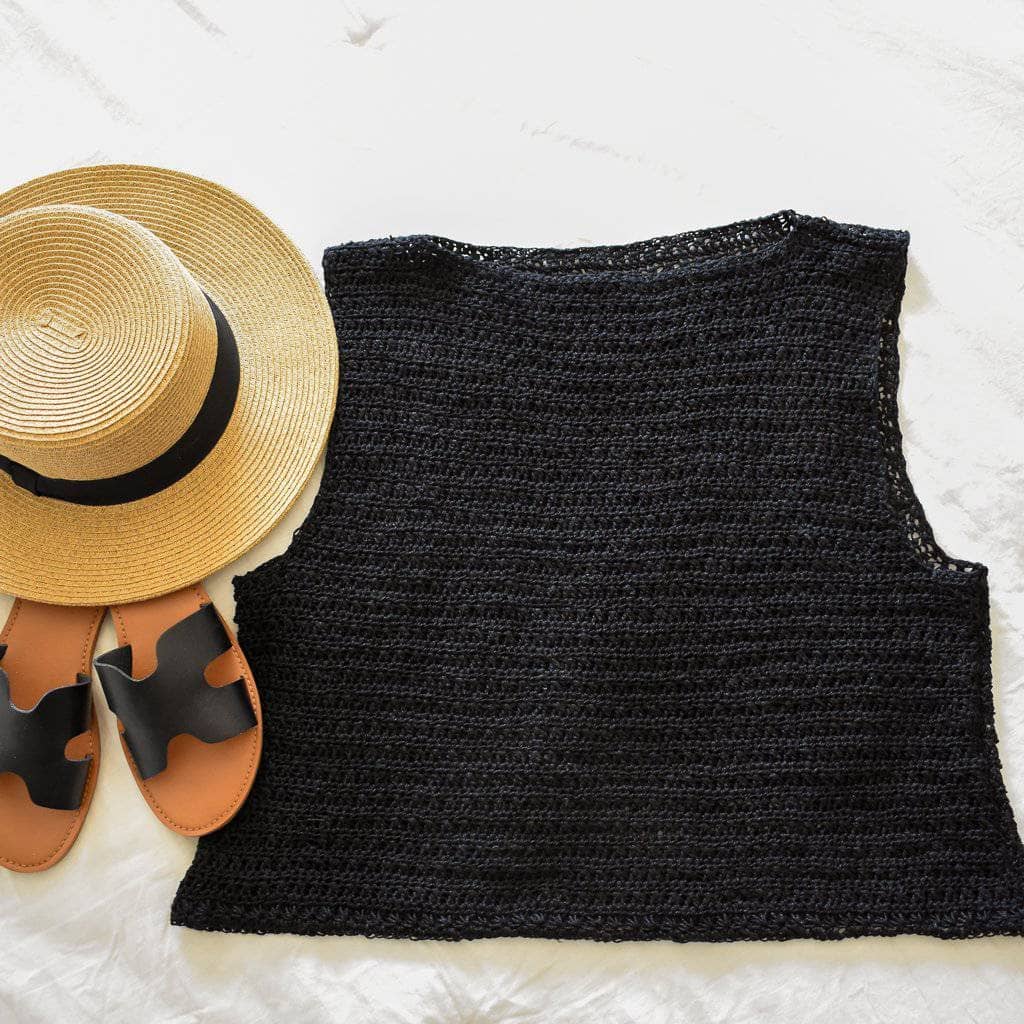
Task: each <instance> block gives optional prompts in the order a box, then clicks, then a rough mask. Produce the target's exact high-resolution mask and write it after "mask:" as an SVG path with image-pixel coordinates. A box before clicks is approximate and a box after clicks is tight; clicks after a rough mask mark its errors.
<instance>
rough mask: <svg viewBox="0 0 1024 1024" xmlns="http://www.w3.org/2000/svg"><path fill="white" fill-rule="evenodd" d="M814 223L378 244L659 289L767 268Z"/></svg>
mask: <svg viewBox="0 0 1024 1024" xmlns="http://www.w3.org/2000/svg"><path fill="white" fill-rule="evenodd" d="M811 219H812V218H810V217H808V216H806V215H803V214H798V213H796V212H795V211H793V210H791V209H783V210H777V211H775V212H774V213H769V214H765V215H763V216H760V217H753V218H748V219H745V220H738V221H734V222H732V223H729V224H719V225H714V226H711V227H703V228H696V229H690V230H686V231H681V232H677V233H674V234H668V235H659V236H656V237H653V238H646V239H642V240H637V241H632V242H624V243H619V244H613V245H587V246H577V247H570V248H558V247H554V246H551V247H548V246H508V245H474V244H471V243H468V242H461V241H457V240H455V239H452V238H447V237H445V236H443V235H432V234H419V235H405V236H401V237H392V238H388V239H385V240H382V241H381V244H382V245H385V246H387V247H389V248H402V249H406V250H407V252H408V254H409V256H410V257H411V258H413V259H424V260H425V259H429V258H440V259H447V260H451V261H454V262H456V263H459V264H462V265H464V266H465V267H466V268H467V269H469V270H473V271H478V272H481V273H485V274H489V275H496V276H500V277H505V278H507V277H516V278H522V279H525V280H529V281H534V282H538V283H543V282H547V283H550V284H556V283H558V282H568V281H571V282H573V283H575V284H580V283H585V282H587V281H594V282H612V281H630V282H634V283H639V282H644V281H649V282H652V283H654V282H664V281H667V280H679V279H686V278H707V277H709V276H712V277H713V276H717V275H718V274H720V273H724V272H730V271H734V270H738V269H741V268H745V267H748V266H749V267H764V266H765V265H766V264H769V263H771V262H774V261H776V260H778V259H779V258H781V257H782V256H784V255H785V254H786V253H787V252H788V251H789V249H790V247H791V246H792V245H793V244H795V242H796V240H797V238H798V237H799V236H800V234H801V233H802V231H803V229H804V228H805V227H806V225H807V224H808V223H809V221H810V220H811ZM350 244H353V243H350ZM355 244H358V243H355ZM338 248H339V249H345V248H347V246H339V247H338Z"/></svg>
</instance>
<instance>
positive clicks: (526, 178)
mask: <svg viewBox="0 0 1024 1024" xmlns="http://www.w3.org/2000/svg"><path fill="white" fill-rule="evenodd" d="M868 7H873V8H874V9H873V10H869V9H868ZM1022 54H1024V6H1022V5H1021V4H1020V3H1019V2H1018V0H974V2H972V3H970V4H962V3H957V4H952V3H950V4H946V3H942V2H937V0H917V2H913V3H900V2H893V0H888V2H886V3H880V2H879V3H875V4H871V5H864V4H861V3H857V2H855V0H827V2H823V0H779V2H773V3H756V4H755V3H749V4H740V3H701V4H692V5H688V4H685V3H680V2H675V3H661V4H659V3H653V2H636V0H634V2H632V3H618V4H610V3H597V2H583V0H576V2H551V0H547V2H535V0H517V2H515V3H502V4H497V3H480V2H471V0H459V2H449V3H434V2H425V0H379V2H378V0H360V4H359V6H358V7H357V6H356V5H355V4H345V3H339V2H337V0H322V2H314V0H286V2H275V3H265V4H264V3H258V2H251V0H250V2H244V0H147V2H144V3H138V2H136V3H127V2H121V3H119V2H117V0H0V152H2V155H3V159H2V163H0V188H7V187H10V186H13V185H15V184H17V183H19V182H21V181H23V180H25V179H28V178H30V177H33V176H35V175H37V174H42V173H45V172H48V171H51V170H55V169H57V168H61V167H65V166H68V165H72V164H88V163H98V162H107V161H135V162H143V163H153V164H159V165H164V166H168V167H178V168H181V169H184V170H188V171H192V172H194V173H196V174H200V175H204V176H206V177H210V178H213V179H216V180H218V181H221V182H223V183H225V184H227V185H229V186H230V187H232V188H234V189H236V190H237V191H240V192H241V193H243V194H244V195H246V196H247V197H249V198H250V199H251V200H253V201H254V202H255V203H256V204H257V205H258V206H260V207H262V208H263V209H264V210H266V212H267V213H268V214H269V215H270V216H271V217H272V218H274V219H275V220H276V221H277V222H278V223H279V224H280V225H281V226H282V227H283V228H284V229H285V230H286V231H287V232H289V233H290V234H291V235H292V237H294V238H295V240H296V241H297V243H298V244H299V245H300V247H301V248H302V249H303V250H304V251H305V252H306V254H307V255H308V257H309V259H310V260H311V261H312V262H313V263H314V264H315V265H316V266H319V259H320V253H321V251H322V249H323V248H324V247H325V246H326V245H328V244H331V243H337V242H341V241H346V240H349V239H358V238H367V237H378V236H381V235H387V234H407V233H413V232H419V231H426V232H436V233H441V234H447V235H450V236H453V237H455V238H459V239H463V240H468V241H473V242H495V243H510V244H515V243H517V244H545V245H563V244H564V245H578V244H587V243H590V242H617V241H628V240H632V239H637V238H643V237H647V236H650V235H653V234H660V233H666V232H672V231H679V230H684V229H686V228H693V227H703V226H708V225H713V224H719V223H724V222H729V221H733V220H736V219H738V218H740V217H746V216H756V215H759V214H763V213H768V212H771V211H774V210H777V209H779V208H781V207H793V208H795V209H797V210H799V211H802V212H806V213H821V214H826V215H828V216H830V217H833V218H835V219H838V220H848V221H857V222H861V223H867V224H872V225H877V226H884V227H905V228H909V229H910V231H911V234H912V239H911V251H912V261H913V263H912V267H911V270H910V276H909V292H908V296H907V300H906V303H905V307H904V315H903V331H904V344H903V367H902V379H903V387H902V390H901V395H900V400H901V420H902V423H903V426H904V430H905V434H906V439H905V449H906V451H907V455H908V460H909V465H910V473H911V476H912V479H913V481H914V483H915V486H916V488H917V491H918V494H919V496H920V497H921V500H922V502H923V503H924V506H925V510H926V512H927V513H928V515H929V518H930V519H931V522H932V525H933V527H934V529H935V532H936V534H937V536H938V539H939V542H940V543H941V544H942V545H943V546H944V547H945V548H946V549H947V550H948V551H949V552H950V553H951V554H953V555H957V556H962V557H967V558H972V559H976V560H979V561H982V562H984V563H986V564H987V565H988V566H989V567H990V581H991V588H992V617H993V632H994V673H995V696H996V705H997V727H998V730H999V734H1000V738H1001V747H1000V750H1001V756H1002V759H1003V765H1004V773H1005V776H1006V780H1007V785H1008V787H1009V791H1010V797H1011V800H1012V802H1013V804H1014V806H1015V808H1016V811H1017V815H1018V818H1019V819H1024V684H1022V676H1024V642H1022V640H1021V637H1020V627H1021V625H1022V624H1024V557H1022V556H1024V548H1022V545H1021V542H1020V531H1021V528H1022V526H1024V423H1022V412H1024V369H1022V361H1021V346H1022V332H1021V323H1022V320H1024V61H1022ZM342 401H344V395H342ZM311 494H312V489H310V491H309V493H307V495H306V496H305V503H304V504H303V505H302V507H301V508H300V509H298V510H296V512H295V513H294V514H293V515H292V516H291V517H290V519H289V521H288V522H287V523H285V524H284V525H283V526H281V527H280V528H279V529H278V530H277V531H275V533H274V535H273V536H272V538H271V539H269V540H268V541H267V542H265V543H264V544H263V545H261V546H260V547H259V548H258V549H257V550H255V551H253V552H252V553H251V554H250V555H249V556H248V557H247V558H246V559H244V561H243V562H242V563H241V568H246V567H249V566H252V565H255V564H257V563H258V562H260V561H262V560H263V559H264V558H266V557H268V556H270V555H272V554H275V553H277V552H278V551H280V550H282V549H283V547H284V546H285V545H286V544H287V541H288V538H289V537H290V534H291V530H292V529H294V527H295V526H296V525H297V524H298V522H299V521H300V519H301V516H302V514H303V510H304V509H305V508H307V507H308V501H309V498H310V497H311ZM236 568H237V567H236ZM230 575H231V574H230V573H229V572H224V573H221V574H219V575H218V577H217V578H216V579H214V580H213V581H212V587H211V589H212V592H213V594H214V597H215V599H216V600H217V602H218V604H219V606H220V607H221V608H222V609H223V610H224V611H225V613H228V614H230V612H231V609H232V607H233V605H232V594H231V586H230ZM6 610H7V603H6V600H5V601H4V603H3V604H2V605H0V613H6ZM113 645H114V640H113V636H112V633H111V631H110V630H109V627H107V628H106V630H105V632H104V634H103V636H102V637H101V640H100V649H101V650H102V649H106V648H107V647H110V646H113ZM100 704H101V706H103V702H102V698H100ZM104 709H105V706H104ZM103 741H104V751H105V754H104V759H103V763H102V770H101V775H100V784H99V790H98V794H97V797H96V800H95V803H94V804H93V809H92V811H91V814H90V818H89V821H88V822H87V824H86V827H85V829H84V830H83V833H82V835H81V837H80V838H79V841H78V843H77V845H76V847H75V848H74V850H73V851H72V852H71V854H70V855H69V856H68V857H67V858H66V860H65V861H64V862H63V863H62V864H60V865H59V866H58V867H56V868H55V869H53V870H51V871H49V872H46V873H43V874H40V875H35V876H15V875H11V874H9V873H6V872H0V875H2V877H0V1019H2V1020H4V1021H11V1022H16V1024H28V1022H35V1021H38V1022H47V1024H49V1022H52V1021H58V1020H59V1021H62V1022H69V1024H73V1022H76V1021H99V1020H103V1021H115V1022H117V1021H145V1022H156V1021H180V1022H186V1021H240V1020H245V1021H248V1022H254V1024H255V1022H263V1021H268V1022H269V1021H273V1022H277V1021H281V1020H283V1019H288V1020H292V1021H296V1022H303V1024H306V1022H314V1021H321V1020H325V1021H326V1020H343V1021H346V1022H352V1024H356V1022H363V1021H367V1022H369V1021H373V1022H375V1024H389V1022H406V1021H408V1022H444V1024H455V1022H458V1024H462V1022H465V1024H470V1022H473V1024H489V1022H544V1024H562V1022H573V1024H577V1022H590V1021H595V1022H596V1021H600V1022H602V1024H604V1022H609V1024H610V1022H626V1021H636V1022H644V1024H659V1022H673V1024H674V1022H681V1021H696V1022H717V1021H729V1022H733V1024H735V1022H753V1021H786V1022H803V1021H830V1022H835V1024H840V1022H846V1021H851V1022H853V1021H855V1022H858V1024H870V1022H875V1021H898V1022H904V1021H907V1022H910V1021H913V1022H932V1021H935V1022H940V1021H941V1022H950V1024H963V1022H966V1021H973V1022H976V1024H982V1022H985V1024H988V1022H1007V1024H1009V1022H1019V1021H1021V1020H1024V940H1014V939H1006V938H1004V939H989V940H973V941H966V942H945V943H944V942H942V941H939V940H933V939H924V938H900V939H879V940H876V939H858V940H848V941H844V942H841V943H815V942H804V941H801V942H789V943H762V944H751V943H737V944H734V945H722V946H713V945H673V944H670V943H653V944H642V943H630V944H622V945H601V944H595V943H586V942H550V941H543V940H512V939H507V940H489V941H481V942H471V943H460V944H444V943H429V942H428V943H412V942H395V941H383V940H367V939H361V938H342V939H337V940H334V939H297V938H292V937H281V936H274V937H260V936H223V935H214V934H203V933H198V932H191V931H188V930H185V929H177V928H175V929H172V928H170V926H169V925H168V908H169V905H170V901H171V897H172V894H173V892H174V889H175V886H176V884H177V882H178V880H179V878H180V877H181V875H182V874H183V872H184V870H185V867H186V866H187V864H188V862H189V860H190V857H191V854H192V849H193V843H192V842H190V841H188V840H185V839H182V838H180V837H178V836H175V835H172V834H171V833H169V832H167V831H166V830H164V829H163V828H162V827H161V826H160V825H159V824H158V822H157V821H156V819H155V818H153V817H152V816H151V815H150V813H149V812H148V810H147V808H146V806H145V804H144V803H143V801H142V800H141V798H140V797H139V796H138V794H137V792H136V790H135V788H134V785H133V783H132V781H131V778H130V776H129V774H128V770H127V768H126V767H125V765H124V763H123V760H122V759H121V757H120V754H119V752H118V749H117V746H116V744H115V741H114V729H113V723H112V721H111V719H110V718H109V716H105V722H104V733H103Z"/></svg>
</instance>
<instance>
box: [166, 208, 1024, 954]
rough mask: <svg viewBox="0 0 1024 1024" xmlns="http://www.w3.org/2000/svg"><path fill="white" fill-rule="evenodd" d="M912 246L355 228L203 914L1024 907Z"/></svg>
mask: <svg viewBox="0 0 1024 1024" xmlns="http://www.w3.org/2000/svg"><path fill="white" fill-rule="evenodd" d="M907 243H908V236H907V234H906V233H905V232H899V231H886V230H881V229H874V228H866V227H857V226H851V225H843V224H838V223H835V222H833V221H829V220H826V219H823V218H814V217H808V216H804V215H798V214H795V213H792V212H781V213H777V214H773V215H770V216H767V217H763V218H760V219H758V220H753V221H747V222H743V223H739V224H735V225H730V226H727V227H722V228H713V229H708V230H704V231H697V232H691V233H687V234H681V235H676V236H672V237H667V238H660V239H656V240H653V241H648V242H642V243H635V244H629V245H623V246H610V247H600V248H599V247H592V248H583V249H576V250H550V249H515V248H493V247H477V246H470V245H464V244H461V243H457V242H452V241H449V240H447V239H443V238H436V237H411V238H395V239H387V240H381V241H373V242H363V243H358V244H352V245H344V246H340V247H338V248H333V249H329V250H328V251H327V253H326V255H325V260H324V265H325V270H326V280H327V292H328V297H329V299H330V303H331V306H332V308H333V312H334V318H335V323H336V326H337V330H338V335H339V338H340V341H341V356H342V390H341V393H340V398H339V406H338V415H337V420H336V423H335V426H334V429H333V433H332V436H331V440H330V445H329V449H328V453H327V463H326V470H325V473H324V477H323V482H322V485H321V488H320V492H319V494H318V496H317V499H316V502H315V504H314V507H313V510H312V512H311V514H310V516H309V518H308V520H307V521H306V522H305V524H304V525H303V526H302V527H301V528H300V529H299V530H298V531H297V533H296V535H295V537H294V539H293V542H292V544H291V547H290V549H289V550H288V552H287V553H286V554H284V555H283V556H281V557H279V558H276V559H274V560H272V561H271V562H269V563H267V564H265V565H263V566H261V567H260V568H258V569H257V570H255V571H254V572H251V573H249V574H247V575H245V576H242V577H239V578H238V579H236V581H235V585H236V595H237V600H238V610H237V621H238V625H239V638H240V641H241V643H242V646H243V647H244V649H245V650H246V651H247V653H248V656H249V659H250V661H251V663H252V667H253V670H254V672H255V676H256V679H257V680H258V684H259V687H260V690H261V693H262V696H263V703H264V707H265V715H266V747H265V753H264V762H263V766H262V768H261V771H260V774H259V777H258V779H257V782H256V786H255V788H254V790H253V793H252V796H251V798H250V799H249V801H248V803H247V804H246V805H245V807H244V809H243V810H242V812H241V813H240V814H239V815H238V817H237V819H236V820H235V821H234V822H233V823H232V824H231V825H229V826H228V827H227V828H225V829H224V830H223V831H222V832H219V833H217V834H214V835H212V836H209V837H208V838H205V839H203V840H202V841H201V842H200V844H199V849H198V853H197V855H196V859H195V862H194V864H193V865H192V868H191V869H190V871H189V872H188V875H187V877H186V878H185V879H184V881H183V883H182V885H181V888H180V891H179V893H178V895H177V898H176V900H175V903H174V907H173V915H172V919H173V921H174V922H175V923H177V924H184V925H189V926H191V927H195V928H206V929H222V930H225V931H259V932H266V931H284V932H298V933H304V934H326V933H361V934H365V935H380V936H412V937H436V938H446V939H462V938H472V937H477V936H496V935H532V936H557V937H568V938H593V939H655V938H670V939H677V940H690V939H700V940H727V939H781V938H790V937H796V936H812V937H817V938H828V939H834V938H840V937H843V936H853V935H867V934H876V935H891V934H896V933H902V932H917V933H926V934H930V935H938V936H944V937H959V936H973V935H983V934H995V933H1001V934H1014V935H1020V934H1022V933H1024V849H1022V846H1021V842H1020V840H1019V838H1018V835H1017V831H1016V828H1015V826H1014V821H1013V816H1012V812H1011V809H1010V805H1009V802H1008V800H1007V796H1006V792H1005V790H1004V787H1003V783H1002V780H1001V776H1000V769H999V761H998V756H997V752H996V741H995V735H994V729H993V708H992V696H991V680H990V638H989V620H988V614H989V613H988V582H987V570H986V567H985V566H984V565H981V564H978V563H975V562H970V561H965V560H962V559H957V558H952V557H949V556H948V555H947V554H945V553H944V552H943V551H942V550H941V549H940V548H939V547H938V545H937V544H936V542H935V540H934V538H933V536H932V534H931V531H930V529H929V527H928V524H927V522H926V520H925V516H924V513H923V512H922V509H921V507H920V504H919V503H918V501H917V499H916V498H915V496H914V492H913V490H912V488H911V485H910V482H909V480H908V477H907V475H906V469H905V465H904V461H903V456H902V445H901V439H900V434H899V428H898V422H897V401H896V389H897V373H898V361H899V357H898V349H897V337H896V335H897V326H896V324H897V317H898V312H899V306H900V302H901V299H902V293H903V281H904V273H905V267H906V255H907ZM313 384H314V382H311V386H313Z"/></svg>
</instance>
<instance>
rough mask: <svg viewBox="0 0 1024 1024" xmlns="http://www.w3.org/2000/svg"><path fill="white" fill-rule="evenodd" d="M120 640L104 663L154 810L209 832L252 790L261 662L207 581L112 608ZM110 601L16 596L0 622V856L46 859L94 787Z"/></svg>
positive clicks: (18, 867)
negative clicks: (254, 666)
mask: <svg viewBox="0 0 1024 1024" xmlns="http://www.w3.org/2000/svg"><path fill="white" fill-rule="evenodd" d="M110 612H111V615H112V617H113V620H114V624H115V626H116V629H117V637H118V641H119V642H120V644H121V646H120V647H118V648H117V649H116V650H113V651H109V652H107V653H106V654H103V655H101V656H100V657H98V658H96V660H95V662H94V664H95V666H96V671H97V674H98V676H99V679H100V683H101V685H102V687H103V691H104V694H105V695H106V698H107V703H108V705H109V707H110V709H111V711H112V712H113V713H114V714H115V715H116V716H117V719H118V729H119V732H120V739H121V747H122V749H123V750H124V754H125V757H126V758H127V760H128V765H129V767H130V768H131V772H132V775H133V776H134V778H135V782H136V784H137V785H138V787H139V790H140V792H141V793H142V795H143V797H145V799H146V802H147V803H148V804H149V806H150V808H151V809H152V811H153V813H154V814H156V816H157V817H158V818H159V819H160V820H161V821H162V822H163V823H164V824H165V825H166V826H167V827H168V828H170V829H173V830H174V831H175V832H179V833H181V834H182V835H187V836H201V835H206V834H207V833H208V832H213V831H215V830H216V829H218V828H220V827H221V826H222V825H224V824H226V823H227V822H228V821H230V820H231V818H232V817H234V815H235V814H236V813H237V811H238V809H239V808H240V807H241V806H242V804H243V803H244V802H245V798H246V797H247V796H248V794H249V790H250V789H251V788H252V783H253V779H254V778H255V776H256V769H257V768H258V766H259V760H260V753H261V750H262V745H263V726H262V717H261V713H260V701H259V694H258V693H257V691H256V685H255V683H254V682H253V678H252V671H251V670H250V668H249V665H248V664H247V662H246V660H245V656H244V655H243V654H242V651H241V649H240V648H239V646H238V643H237V641H236V640H235V637H234V635H233V634H232V632H231V630H230V629H229V628H228V626H227V625H226V623H225V622H224V620H223V619H222V618H221V617H220V615H219V614H218V613H217V610H216V608H214V606H213V603H212V602H211V601H210V598H209V596H208V595H207V594H206V591H205V590H204V589H203V588H202V587H201V586H194V587H189V588H187V589H185V590H179V591H176V592H174V593H172V594H167V595H165V596H163V597H158V598H154V599H152V600H149V601H141V602H138V603H136V604H124V605H116V606H113V607H111V609H110ZM105 613H106V609H104V608H83V607H74V608H71V607H58V606H56V605H46V604H39V603H36V602H33V601H23V600H21V599H20V598H19V599H18V600H17V601H15V603H14V607H13V608H12V609H11V613H10V615H9V617H8V619H7V624H6V626H5V627H4V629H3V631H2V632H0V864H2V865H3V866H4V867H6V868H9V869H11V870H12V871H22V872H31V871H42V870H44V869H46V868H49V867H52V866H53V865H54V864H56V863H57V862H58V861H59V860H60V859H61V858H62V857H63V856H64V855H65V854H66V853H67V852H68V850H69V849H70V848H71V846H72V844H73V843H74V841H75V839H76V838H77V837H78V833H79V831H80V830H81V828H82V824H83V822H84V821H85V816H86V814H87V812H88V810H89V804H90V802H91V801H92V796H93V792H94V791H95V788H96V776H97V772H98V770H99V759H100V733H99V724H98V721H97V717H96V710H95V708H94V707H93V703H92V686H91V680H90V675H89V671H90V660H91V659H92V655H93V651H94V648H95V644H96V634H97V632H98V631H99V627H100V623H101V622H102V621H103V617H104V614H105Z"/></svg>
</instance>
